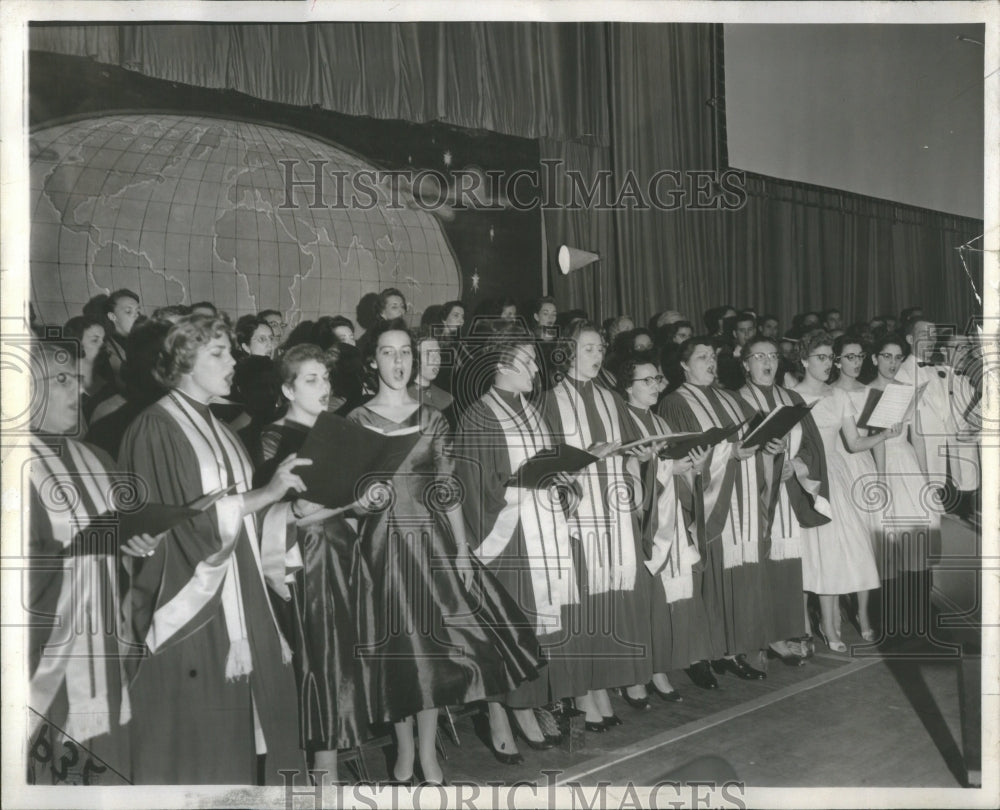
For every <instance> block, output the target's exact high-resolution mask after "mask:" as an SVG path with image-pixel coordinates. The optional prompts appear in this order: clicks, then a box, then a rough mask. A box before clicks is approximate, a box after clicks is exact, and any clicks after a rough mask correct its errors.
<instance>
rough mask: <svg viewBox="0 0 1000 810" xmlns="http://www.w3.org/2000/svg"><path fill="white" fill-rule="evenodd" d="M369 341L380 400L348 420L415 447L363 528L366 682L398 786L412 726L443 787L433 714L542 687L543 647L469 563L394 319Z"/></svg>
mask: <svg viewBox="0 0 1000 810" xmlns="http://www.w3.org/2000/svg"><path fill="white" fill-rule="evenodd" d="M368 334H369V336H370V341H369V343H368V346H369V352H370V354H369V364H370V368H371V369H372V370H373V371H374V372H375V373H376V374H377V376H378V382H377V387H378V392H377V393H376V395H375V396H374V398H373V399H372V400H371V401H370V402H368V403H367V404H365V405H362V406H361V407H360V408H357V409H356V410H354V411H352V412H351V414H350V415H349V417H348V418H349V419H351V420H352V421H354V422H356V423H357V424H359V425H361V426H363V427H364V428H366V429H368V430H370V431H372V432H374V433H379V434H382V435H386V434H400V433H402V434H405V433H418V434H419V437H420V438H419V439H418V440H417V443H416V444H415V446H414V447H413V449H412V450H411V451H410V452H409V454H408V456H407V457H406V458H405V459H404V460H403V462H402V464H401V466H400V467H399V468H398V469H397V470H396V472H395V473H394V474H393V475H392V479H391V483H392V488H393V492H394V495H393V502H392V503H391V505H390V506H389V507H387V508H385V509H383V510H382V511H380V512H377V513H374V514H371V515H369V516H367V517H366V518H365V519H364V520H363V523H362V526H361V535H362V548H363V549H364V553H365V556H366V561H367V563H368V567H369V570H370V571H371V575H372V599H373V603H374V606H375V608H374V609H375V621H374V628H375V633H376V636H375V640H374V642H373V643H372V644H371V645H369V647H368V648H367V649H365V650H362V655H366V656H367V657H368V661H369V666H370V671H371V675H370V683H369V687H368V688H369V694H370V700H371V703H372V712H373V720H374V721H391V722H393V723H394V724H395V726H396V737H397V757H396V762H395V765H394V768H393V777H394V779H395V780H396V781H399V782H407V783H408V782H410V781H412V779H413V775H414V765H415V762H414V759H415V754H416V753H417V752H415V750H414V745H413V727H412V718H413V717H414V716H416V719H417V723H416V725H417V736H418V743H419V761H420V767H421V769H422V771H423V778H424V781H426V782H429V783H437V784H440V783H442V781H443V779H444V775H443V774H442V772H441V766H440V765H439V764H438V761H437V752H436V751H435V747H434V742H435V733H436V729H437V716H438V709H439V708H440V707H441V706H449V705H457V704H462V703H469V702H471V701H474V700H484V699H486V698H488V697H495V696H499V695H505V694H507V693H508V692H511V691H513V690H514V688H515V687H517V686H518V684H520V683H521V682H522V681H525V680H529V679H531V678H534V677H537V674H538V673H537V669H538V666H540V665H541V661H540V659H539V658H538V640H537V638H536V637H535V635H534V633H532V632H531V630H530V624H529V623H528V622H527V620H526V619H525V618H524V615H523V614H522V612H521V611H520V610H519V609H518V607H517V605H516V604H515V603H514V601H513V600H512V599H511V598H510V597H509V596H508V595H507V594H506V592H505V591H504V590H503V588H502V587H501V586H500V585H499V583H497V581H496V579H495V578H494V577H493V576H492V575H491V574H489V573H488V572H487V571H485V570H483V569H482V568H481V566H477V565H476V563H475V561H473V560H472V559H471V558H470V555H469V548H468V543H467V540H466V532H465V524H464V522H463V520H462V515H461V508H460V505H459V504H458V503H456V502H455V497H454V495H455V490H456V488H457V486H456V482H455V478H454V476H452V474H451V466H452V461H451V458H450V457H449V453H448V447H447V445H448V425H447V422H446V421H445V418H444V416H442V415H441V412H440V411H438V410H436V409H435V408H432V407H430V406H427V405H422V404H420V403H418V402H417V401H416V400H414V399H413V398H411V397H410V395H409V394H408V393H407V390H406V389H407V386H408V385H409V384H410V382H411V380H412V377H413V362H414V355H415V346H414V339H413V335H412V334H411V333H410V332H409V331H408V330H407V328H406V325H405V324H404V323H403V321H402V320H399V319H397V320H391V321H384V322H381V323H379V324H377V325H376V326H375V327H373V328H372V330H371V332H370V333H368ZM466 496H467V497H468V496H470V493H466Z"/></svg>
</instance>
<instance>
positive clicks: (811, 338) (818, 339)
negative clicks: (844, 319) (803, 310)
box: [799, 329, 833, 361]
mask: <svg viewBox="0 0 1000 810" xmlns="http://www.w3.org/2000/svg"><path fill="white" fill-rule="evenodd" d="M820 346H829V347H830V348H831V350H832V349H833V338H832V337H830V333H829V332H827V331H825V330H823V329H814V330H812V331H811V332H808V333H807V334H806V335H804V336H803V337H802V338H801V339H800V340H799V357H801V358H802V360H803V361H804V360H805V359H806V358H807V357H808V356H809V355H810V354H812V353H813V352H814V351H816V349H818V348H819V347H820Z"/></svg>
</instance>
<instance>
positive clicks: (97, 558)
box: [29, 437, 131, 741]
mask: <svg viewBox="0 0 1000 810" xmlns="http://www.w3.org/2000/svg"><path fill="white" fill-rule="evenodd" d="M62 447H63V448H65V451H66V457H65V458H61V457H60V456H59V455H58V451H57V450H54V449H53V448H51V447H49V446H48V445H46V444H45V443H44V442H42V441H40V440H39V439H37V438H34V437H32V439H31V448H32V451H33V457H32V460H31V463H30V465H29V478H30V480H31V486H32V488H34V490H35V491H36V493H37V494H38V498H39V500H40V501H41V503H42V504H43V505H44V507H45V517H46V518H47V519H48V521H49V525H50V526H51V529H52V536H53V539H54V540H56V541H57V542H58V543H59V544H60V545H61V546H62V547H63V548H64V549H65V556H64V557H63V558H62V560H61V564H62V576H61V582H60V587H59V596H58V599H57V602H56V621H55V623H54V626H53V629H52V634H51V636H49V639H48V640H47V641H46V643H45V647H44V649H43V650H42V654H41V658H40V661H39V663H38V667H37V669H36V670H35V672H34V673H32V675H31V683H30V687H29V705H30V706H31V708H32V709H34V712H33V713H31V714H30V718H29V732H30V735H31V736H34V734H35V731H36V730H37V728H38V725H39V724H40V723H41V719H42V717H44V716H45V714H46V713H47V712H48V710H49V707H50V706H51V705H52V701H53V700H54V699H55V696H56V695H57V694H58V692H59V689H60V687H61V686H62V685H63V683H65V684H66V694H67V697H68V700H69V713H68V715H67V719H66V735H67V736H68V737H71V738H73V739H75V740H80V741H85V740H89V739H90V738H92V737H97V736H99V735H101V734H107V733H108V732H110V730H111V717H110V714H109V704H108V701H109V695H108V683H107V670H106V664H107V659H108V658H109V657H112V656H114V657H116V658H117V649H116V647H115V646H114V645H109V644H108V643H107V639H108V637H109V636H111V635H114V637H116V638H119V637H120V636H119V633H120V631H121V630H122V627H121V622H120V619H121V616H120V614H119V612H118V599H117V584H116V583H117V577H116V573H117V569H116V564H117V556H116V554H114V553H109V554H102V555H96V554H86V553H81V551H83V550H80V549H73V547H72V546H73V542H74V540H75V539H76V536H77V534H78V533H79V532H80V530H81V529H85V528H86V527H87V526H88V525H89V524H90V523H91V521H92V520H93V519H94V518H95V517H98V516H99V515H103V514H104V513H105V512H107V511H109V509H111V508H112V507H111V506H109V503H108V497H109V496H110V494H111V492H112V490H113V481H112V478H111V477H110V476H109V474H108V471H107V470H106V469H105V468H104V465H103V464H101V462H100V460H99V459H98V458H97V456H95V455H94V454H93V453H92V452H91V451H90V450H89V449H88V448H87V447H86V446H85V445H83V444H80V443H79V442H76V441H73V440H72V439H66V440H65V442H64V443H63V444H62ZM37 519H42V517H41V516H39V517H38V518H37ZM120 539H121V540H126V539H128V538H120ZM102 580H105V581H106V582H107V587H108V590H107V592H103V589H102V587H101V581H102ZM102 592H103V593H102ZM102 596H103V597H104V600H107V599H109V598H110V599H111V600H112V603H113V605H114V615H115V618H116V621H115V622H114V624H115V625H116V626H111V627H109V626H107V624H108V622H107V621H106V613H107V610H106V608H107V605H106V604H105V601H103V600H102ZM116 663H117V664H118V665H119V666H120V663H121V662H120V659H119V660H118V661H117V662H116ZM36 713H37V714H36ZM130 714H131V712H130V707H129V700H128V688H127V686H126V679H125V677H124V676H123V677H122V695H121V706H120V709H119V723H120V724H121V725H124V724H125V723H127V722H128V721H129V717H130Z"/></svg>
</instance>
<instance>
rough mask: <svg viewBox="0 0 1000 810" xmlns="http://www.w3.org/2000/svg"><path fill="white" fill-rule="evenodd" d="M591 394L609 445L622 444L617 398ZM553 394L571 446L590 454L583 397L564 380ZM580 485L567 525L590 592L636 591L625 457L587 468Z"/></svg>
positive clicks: (630, 497) (590, 437)
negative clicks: (580, 551)
mask: <svg viewBox="0 0 1000 810" xmlns="http://www.w3.org/2000/svg"><path fill="white" fill-rule="evenodd" d="M591 390H592V391H593V392H594V399H595V404H596V406H597V411H598V413H599V414H600V419H601V423H602V426H603V428H604V435H605V436H607V441H609V442H611V441H621V438H622V432H621V426H620V425H619V423H618V410H617V406H616V405H615V401H614V398H613V397H612V395H611V393H610V392H609V391H606V390H604V389H603V388H601V387H600V386H599V385H593V386H591ZM551 394H552V396H553V397H554V398H555V403H556V406H557V408H558V410H559V420H560V423H561V424H562V429H563V437H564V439H565V441H566V443H567V444H569V445H572V446H573V447H577V448H579V449H581V450H586V449H587V448H588V447H590V446H591V445H592V444H593V443H594V439H593V432H592V430H591V426H590V424H589V422H588V420H587V411H586V408H585V406H584V403H583V401H582V399H581V397H580V393H579V392H578V391H577V390H576V388H575V387H574V386H573V384H572V383H571V382H568V381H567V380H562V381H560V382H559V383H557V384H556V385H555V387H553V388H552V391H551ZM577 480H578V481H579V483H580V485H581V487H582V488H583V498H582V499H581V501H580V505H579V507H578V508H577V510H576V512H575V513H574V514H573V515H572V516H571V517H570V518H569V521H568V522H569V530H570V534H571V535H573V536H574V537H576V538H577V539H578V540H579V541H580V543H581V545H582V547H583V554H584V559H585V560H586V562H587V581H588V586H589V589H590V591H589V592H590V593H606V592H607V591H631V590H633V589H634V588H635V573H636V559H635V532H634V530H633V526H632V504H633V494H632V493H631V491H630V490H631V487H630V486H629V484H628V481H627V480H626V478H625V465H624V461H623V459H622V457H621V456H620V455H614V456H610V457H608V458H604V459H601V460H600V461H598V462H597V463H595V464H591V465H590V466H589V467H585V468H584V469H583V470H582V471H581V472H580V474H579V477H578V478H577ZM605 482H607V483H605ZM605 487H607V489H606V491H605Z"/></svg>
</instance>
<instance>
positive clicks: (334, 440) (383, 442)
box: [294, 413, 423, 509]
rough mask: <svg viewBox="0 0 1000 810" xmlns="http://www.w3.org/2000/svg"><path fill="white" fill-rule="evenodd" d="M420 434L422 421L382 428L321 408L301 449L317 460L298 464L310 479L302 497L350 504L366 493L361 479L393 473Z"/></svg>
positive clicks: (303, 454)
mask: <svg viewBox="0 0 1000 810" xmlns="http://www.w3.org/2000/svg"><path fill="white" fill-rule="evenodd" d="M422 435H423V434H422V432H421V430H420V427H419V426H415V427H412V428H405V429H403V430H400V431H397V432H394V433H378V432H376V431H374V430H368V429H367V428H363V427H361V426H360V425H358V424H355V423H354V422H351V421H350V420H348V419H344V418H343V417H340V416H337V415H336V414H332V413H321V414H320V415H319V418H318V419H317V420H316V424H315V425H313V427H312V430H310V431H309V435H308V436H306V440H305V442H303V444H302V447H301V449H300V450H299V452H298V457H299V458H308V459H312V462H313V463H312V464H308V465H303V466H301V467H296V468H295V470H294V472H295V473H296V474H297V475H298V476H299V477H300V478H301V479H302V483H304V484H305V485H306V491H305V492H303V493H300V495H301V497H303V498H305V499H306V500H308V501H312V502H313V503H318V504H321V505H323V506H326V507H328V508H330V509H338V508H339V507H341V506H349V505H350V504H352V503H354V501H356V500H357V499H358V497H360V496H361V494H362V493H361V492H359V491H358V482H359V481H360V480H361V479H363V478H364V479H366V480H386V481H387V480H389V479H390V478H392V476H393V474H394V473H395V472H396V470H398V469H399V467H400V466H401V465H402V464H403V462H404V461H405V460H406V457H407V456H408V455H409V454H410V451H411V450H413V448H414V446H415V445H416V443H417V442H418V441H420V437H421V436H422Z"/></svg>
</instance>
